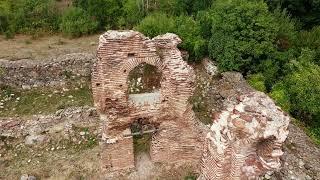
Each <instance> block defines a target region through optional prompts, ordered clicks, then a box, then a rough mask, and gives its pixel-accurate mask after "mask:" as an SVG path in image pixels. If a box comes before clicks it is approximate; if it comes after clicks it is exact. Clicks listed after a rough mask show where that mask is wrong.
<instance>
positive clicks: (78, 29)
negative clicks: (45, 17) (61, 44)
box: [60, 8, 98, 37]
mask: <svg viewBox="0 0 320 180" xmlns="http://www.w3.org/2000/svg"><path fill="white" fill-rule="evenodd" d="M97 28H98V22H97V21H96V20H94V19H92V18H91V17H90V16H89V15H88V14H86V12H85V11H84V10H82V9H81V8H71V9H69V10H68V11H67V12H66V13H65V14H64V15H63V17H62V22H61V24H60V29H61V31H62V32H63V33H64V34H65V35H67V36H70V37H79V36H81V35H86V34H91V33H93V32H95V31H96V30H97Z"/></svg>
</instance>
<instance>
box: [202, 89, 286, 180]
mask: <svg viewBox="0 0 320 180" xmlns="http://www.w3.org/2000/svg"><path fill="white" fill-rule="evenodd" d="M289 119H290V118H289V116H288V115H287V114H286V113H284V112H283V111H282V110H281V109H280V108H279V107H277V106H276V105H275V104H274V102H273V101H272V100H271V99H270V98H269V97H268V96H267V95H265V94H264V93H261V92H251V93H247V94H244V95H240V96H238V97H237V102H235V104H233V103H230V104H229V106H228V107H227V109H226V110H224V111H222V112H220V113H218V114H216V115H215V117H214V119H213V124H212V126H211V131H210V132H209V133H208V134H207V140H206V145H205V146H206V147H205V149H204V153H203V157H202V169H201V173H202V174H201V177H200V178H199V180H202V179H205V180H210V179H256V178H258V177H259V176H260V175H262V174H264V173H266V172H267V171H273V170H276V169H279V168H280V165H281V163H280V157H281V156H282V155H283V152H282V149H281V146H282V144H283V143H284V141H285V140H286V138H287V136H288V133H289V132H288V125H289Z"/></svg>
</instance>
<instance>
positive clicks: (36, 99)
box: [0, 86, 93, 117]
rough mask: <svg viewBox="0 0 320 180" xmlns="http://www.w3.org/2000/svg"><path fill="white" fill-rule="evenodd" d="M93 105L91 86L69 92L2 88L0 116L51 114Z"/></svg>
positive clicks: (72, 89)
mask: <svg viewBox="0 0 320 180" xmlns="http://www.w3.org/2000/svg"><path fill="white" fill-rule="evenodd" d="M85 105H89V106H91V105H93V99H92V93H91V89H90V88H89V86H84V87H79V88H75V87H73V88H70V90H68V91H63V90H60V91H58V90H52V89H31V90H17V89H13V88H9V87H2V88H1V93H0V116H2V117H3V116H16V115H19V116H24V115H34V114H49V113H53V112H56V111H57V110H59V109H63V108H66V107H73V106H85Z"/></svg>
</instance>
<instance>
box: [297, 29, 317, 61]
mask: <svg viewBox="0 0 320 180" xmlns="http://www.w3.org/2000/svg"><path fill="white" fill-rule="evenodd" d="M295 44H296V46H297V47H298V48H299V49H301V48H309V49H311V50H314V51H315V52H316V57H315V59H314V60H315V61H314V63H317V64H318V65H320V26H316V27H314V28H313V29H312V30H310V31H301V32H300V33H299V34H298V38H297V41H296V43H295Z"/></svg>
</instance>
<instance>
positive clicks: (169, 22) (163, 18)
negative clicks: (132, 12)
mask: <svg viewBox="0 0 320 180" xmlns="http://www.w3.org/2000/svg"><path fill="white" fill-rule="evenodd" d="M174 23H175V22H174V19H173V17H169V16H167V15H166V14H164V13H155V14H152V15H150V16H147V17H146V18H145V19H143V20H142V21H141V22H140V23H139V24H138V26H136V27H135V29H137V30H138V31H140V32H142V33H143V34H145V35H146V36H149V37H155V36H157V35H160V34H164V33H167V32H171V33H173V32H174V29H175V24H174Z"/></svg>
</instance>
